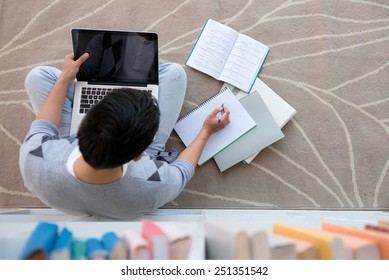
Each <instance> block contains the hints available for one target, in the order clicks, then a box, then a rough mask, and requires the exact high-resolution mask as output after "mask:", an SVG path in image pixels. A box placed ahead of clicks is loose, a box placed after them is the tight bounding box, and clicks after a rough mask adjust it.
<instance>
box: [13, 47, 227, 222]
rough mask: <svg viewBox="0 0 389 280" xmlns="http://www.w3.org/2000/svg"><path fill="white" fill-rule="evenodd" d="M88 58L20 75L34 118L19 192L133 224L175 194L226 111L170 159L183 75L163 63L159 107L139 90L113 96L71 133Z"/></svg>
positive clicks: (211, 119) (223, 122)
mask: <svg viewBox="0 0 389 280" xmlns="http://www.w3.org/2000/svg"><path fill="white" fill-rule="evenodd" d="M88 57H89V54H88V53H85V54H84V55H82V56H81V57H80V58H79V59H78V60H74V55H73V54H69V55H67V56H66V57H65V60H64V66H63V68H62V71H60V70H58V69H56V68H53V67H47V66H44V67H37V68H34V69H32V70H31V71H30V73H29V74H28V75H27V77H26V82H25V84H26V89H27V92H28V95H29V98H30V101H31V104H32V106H33V108H34V110H35V112H37V115H36V118H35V120H34V121H33V122H32V124H31V128H30V131H29V132H28V134H27V136H26V138H25V140H24V143H23V144H22V146H21V148H20V157H19V165H20V170H21V174H22V177H23V180H24V183H25V186H26V187H27V189H28V190H30V191H31V192H33V193H34V194H35V195H36V196H37V197H38V198H39V199H40V200H41V201H43V202H44V203H45V204H47V205H48V206H51V207H53V208H56V209H59V210H62V211H64V212H67V213H70V214H87V215H95V216H101V217H106V218H111V219H132V218H136V217H138V216H139V215H142V214H146V213H151V212H153V211H155V210H156V209H158V208H159V207H161V206H163V205H164V204H166V203H168V202H170V201H172V200H173V199H175V198H176V197H177V196H178V195H179V194H180V193H181V191H182V190H183V188H184V187H185V185H186V184H187V183H188V181H189V180H190V178H191V177H192V176H193V175H194V170H195V167H196V165H197V162H198V160H199V157H200V155H201V152H202V150H203V149H204V146H205V144H206V142H207V140H208V139H209V137H210V136H211V134H213V133H214V132H216V131H218V130H220V129H222V128H224V127H225V126H226V125H227V124H228V123H229V111H228V108H226V107H224V108H215V109H214V110H213V111H212V112H211V113H210V114H209V115H208V117H207V118H206V120H205V121H204V124H203V126H202V130H201V131H200V133H199V134H198V136H197V138H196V139H195V140H194V141H193V142H192V144H191V145H189V146H188V147H187V148H186V149H184V150H183V151H182V152H181V153H180V154H179V155H178V157H177V158H176V156H174V155H171V154H170V156H169V153H168V152H164V150H165V144H166V142H167V140H168V138H169V135H170V133H171V132H172V130H173V127H174V125H175V122H176V120H177V118H178V116H179V113H180V111H181V107H182V104H183V101H184V97H185V90H186V74H185V71H184V69H183V68H182V67H181V66H179V65H177V64H162V65H160V69H159V75H160V83H159V96H158V102H156V101H155V100H154V99H153V97H152V95H151V94H145V93H144V92H139V91H135V90H128V89H119V90H115V91H114V92H113V93H111V94H109V95H108V96H106V97H105V98H104V99H103V100H102V101H100V102H99V103H97V104H96V105H95V106H94V107H92V109H91V110H90V111H89V112H88V114H87V115H86V116H85V118H84V119H83V121H82V123H81V125H80V128H79V130H78V133H77V135H69V131H70V123H71V114H72V100H73V93H74V80H75V77H76V74H77V72H78V71H79V69H80V66H81V64H82V63H83V62H85V61H86V60H87V59H88ZM221 110H224V114H223V115H222V118H221V122H220V123H218V121H217V118H216V114H217V113H218V112H220V111H221Z"/></svg>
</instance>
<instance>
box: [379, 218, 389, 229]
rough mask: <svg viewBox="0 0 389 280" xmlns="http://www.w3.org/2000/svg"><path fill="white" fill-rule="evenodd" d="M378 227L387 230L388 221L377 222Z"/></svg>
mask: <svg viewBox="0 0 389 280" xmlns="http://www.w3.org/2000/svg"><path fill="white" fill-rule="evenodd" d="M378 226H380V227H384V228H387V229H389V221H384V220H380V221H378Z"/></svg>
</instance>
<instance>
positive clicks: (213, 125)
mask: <svg viewBox="0 0 389 280" xmlns="http://www.w3.org/2000/svg"><path fill="white" fill-rule="evenodd" d="M218 114H221V117H220V121H219V119H218ZM229 123H230V111H229V110H228V108H227V107H226V106H224V107H217V108H215V109H214V110H213V111H212V112H211V113H210V114H209V115H208V116H207V118H206V119H205V121H204V123H203V127H202V130H204V131H205V132H206V133H208V134H209V135H211V134H213V133H215V132H217V131H219V130H221V129H222V128H224V127H226V125H228V124H229Z"/></svg>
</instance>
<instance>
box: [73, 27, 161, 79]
mask: <svg viewBox="0 0 389 280" xmlns="http://www.w3.org/2000/svg"><path fill="white" fill-rule="evenodd" d="M72 41H73V51H74V55H75V58H76V59H77V58H79V57H80V56H81V55H82V54H84V53H85V52H89V58H88V60H87V61H86V62H84V63H83V64H82V65H81V67H80V71H79V72H78V74H77V80H78V81H88V82H90V83H103V84H104V83H105V84H123V85H146V84H158V35H157V34H156V33H146V32H124V31H108V30H88V29H73V30H72Z"/></svg>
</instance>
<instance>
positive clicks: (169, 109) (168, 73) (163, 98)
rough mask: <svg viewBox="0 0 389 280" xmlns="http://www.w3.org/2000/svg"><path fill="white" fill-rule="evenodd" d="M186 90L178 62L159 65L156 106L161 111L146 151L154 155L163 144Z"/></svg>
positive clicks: (181, 69)
mask: <svg viewBox="0 0 389 280" xmlns="http://www.w3.org/2000/svg"><path fill="white" fill-rule="evenodd" d="M185 92H186V73H185V70H184V69H183V68H182V66H180V65H179V64H175V63H166V64H162V65H160V67H159V95H158V106H159V110H160V112H161V117H160V122H159V128H158V131H157V134H156V135H155V138H154V140H153V142H152V143H151V145H150V146H149V148H147V150H146V151H147V152H148V153H149V154H151V155H156V154H157V153H158V151H164V150H165V144H166V142H167V140H168V139H169V136H170V134H171V133H172V131H173V128H174V125H175V124H176V122H177V119H178V117H179V115H180V112H181V108H182V104H183V103H184V98H185Z"/></svg>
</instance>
